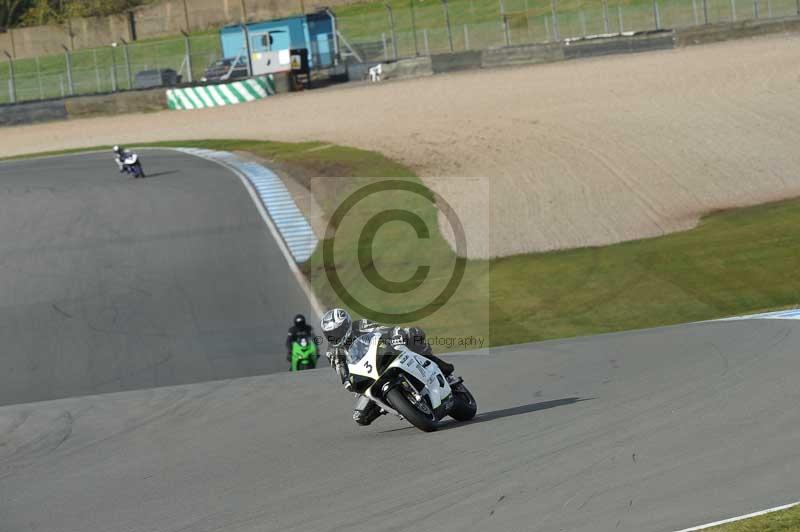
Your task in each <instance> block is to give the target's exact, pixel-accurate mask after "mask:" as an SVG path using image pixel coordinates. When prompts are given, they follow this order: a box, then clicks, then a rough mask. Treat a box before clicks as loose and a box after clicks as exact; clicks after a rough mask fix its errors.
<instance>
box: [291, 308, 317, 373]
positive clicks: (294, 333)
mask: <svg viewBox="0 0 800 532" xmlns="http://www.w3.org/2000/svg"><path fill="white" fill-rule="evenodd" d="M301 336H306V337H308V339H309V340H312V341H314V338H313V336H314V329H313V328H312V327H311V325H308V324H307V323H306V317H305V316H303V315H302V314H298V315H297V316H295V317H294V323H293V324H292V326H291V327H289V335H288V336H287V337H286V361H287V362H291V361H292V344H294V343H295V342H297V341H298V339H299V338H300V337H301Z"/></svg>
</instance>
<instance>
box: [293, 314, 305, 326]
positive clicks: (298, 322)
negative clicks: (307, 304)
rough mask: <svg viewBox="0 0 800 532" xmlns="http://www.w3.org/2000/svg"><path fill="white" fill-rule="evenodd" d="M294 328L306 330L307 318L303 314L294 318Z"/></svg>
mask: <svg viewBox="0 0 800 532" xmlns="http://www.w3.org/2000/svg"><path fill="white" fill-rule="evenodd" d="M294 326H295V327H297V328H301V329H302V328H305V326H306V317H305V316H303V315H302V314H298V315H297V316H295V317H294Z"/></svg>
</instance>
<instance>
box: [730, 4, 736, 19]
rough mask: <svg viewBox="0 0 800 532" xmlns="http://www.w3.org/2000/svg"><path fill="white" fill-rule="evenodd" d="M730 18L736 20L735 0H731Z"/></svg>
mask: <svg viewBox="0 0 800 532" xmlns="http://www.w3.org/2000/svg"><path fill="white" fill-rule="evenodd" d="M731 20H732V21H733V22H736V0H731Z"/></svg>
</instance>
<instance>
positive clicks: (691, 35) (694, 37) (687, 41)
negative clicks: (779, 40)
mask: <svg viewBox="0 0 800 532" xmlns="http://www.w3.org/2000/svg"><path fill="white" fill-rule="evenodd" d="M797 32H800V17H787V18H780V19H770V20H743V21H741V22H731V23H727V24H709V25H708V26H698V27H694V28H684V29H679V30H676V31H675V43H676V45H677V46H691V45H694V44H707V43H712V42H720V41H728V40H731V39H745V38H748V37H757V36H759V35H768V34H770V33H797Z"/></svg>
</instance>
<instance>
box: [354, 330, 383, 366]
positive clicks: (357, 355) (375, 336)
mask: <svg viewBox="0 0 800 532" xmlns="http://www.w3.org/2000/svg"><path fill="white" fill-rule="evenodd" d="M380 336H381V335H380V334H379V333H367V334H362V335H361V336H359V337H358V338H356V341H355V342H353V345H351V346H350V349H348V351H347V363H348V364H358V362H359V361H360V360H361V359H362V358H364V357H365V356H366V355H367V353H369V348H370V346H371V345H372V342H373V341H375V342H377V341H378V340H379V339H380Z"/></svg>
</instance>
